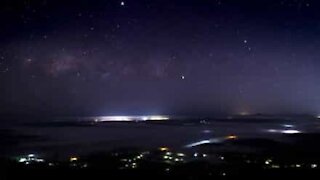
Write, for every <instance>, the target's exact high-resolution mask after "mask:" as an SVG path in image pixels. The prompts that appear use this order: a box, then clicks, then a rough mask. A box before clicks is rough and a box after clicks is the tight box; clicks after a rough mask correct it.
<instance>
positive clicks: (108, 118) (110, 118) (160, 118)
mask: <svg viewBox="0 0 320 180" xmlns="http://www.w3.org/2000/svg"><path fill="white" fill-rule="evenodd" d="M163 120H169V117H168V116H161V115H152V116H100V117H95V118H94V121H95V122H105V121H163Z"/></svg>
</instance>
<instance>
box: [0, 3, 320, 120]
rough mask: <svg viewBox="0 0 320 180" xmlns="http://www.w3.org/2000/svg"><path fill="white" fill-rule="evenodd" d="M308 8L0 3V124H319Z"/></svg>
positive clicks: (313, 26)
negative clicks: (248, 119) (105, 118)
mask: <svg viewBox="0 0 320 180" xmlns="http://www.w3.org/2000/svg"><path fill="white" fill-rule="evenodd" d="M319 8H320V4H319V3H318V2H317V1H312V0H282V1H280V0H256V1H254V0H252V1H249V0H244V1H238V0H201V1H199V0H124V1H120V0H110V1H105V0H94V1H92V0H91V1H89V0H78V1H75V0H70V1H67V2H62V1H54V0H42V1H40V0H39V1H30V0H24V1H22V0H14V1H9V0H8V1H2V2H0V14H1V15H0V21H1V29H0V38H1V42H0V83H1V87H0V90H1V92H0V113H3V114H31V115H35V114H54V115H80V114H87V115H89V114H90V115H107V114H115V115H119V114H121V115H125V114H131V115H132V114H137V115H143V114H153V113H156V114H179V115H181V114H195V115H199V114H202V115H203V114H205V115H215V114H225V113H228V114H230V113H231V114H233V113H243V112H247V113H270V114H279V113H280V114H291V113H294V114H302V113H308V114H317V113H320V96H319V92H320V80H319V77H320V73H319V67H320V60H319V57H320V51H319V47H320V41H319V40H320V34H319V32H320V26H319V25H320V24H319V22H320V12H319V11H318V9H319Z"/></svg>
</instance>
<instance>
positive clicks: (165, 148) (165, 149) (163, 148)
mask: <svg viewBox="0 0 320 180" xmlns="http://www.w3.org/2000/svg"><path fill="white" fill-rule="evenodd" d="M159 149H160V151H168V150H169V148H168V147H160V148H159Z"/></svg>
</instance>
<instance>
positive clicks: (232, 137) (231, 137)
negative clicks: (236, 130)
mask: <svg viewBox="0 0 320 180" xmlns="http://www.w3.org/2000/svg"><path fill="white" fill-rule="evenodd" d="M237 138H238V136H236V135H229V136H227V137H226V139H230V140H231V139H237Z"/></svg>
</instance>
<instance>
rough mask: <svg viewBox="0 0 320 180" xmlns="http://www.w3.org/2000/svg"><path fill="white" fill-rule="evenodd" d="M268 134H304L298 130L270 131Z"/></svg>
mask: <svg viewBox="0 0 320 180" xmlns="http://www.w3.org/2000/svg"><path fill="white" fill-rule="evenodd" d="M267 132H269V133H281V134H299V133H302V132H301V131H299V130H296V129H286V130H283V129H268V130H267Z"/></svg>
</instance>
